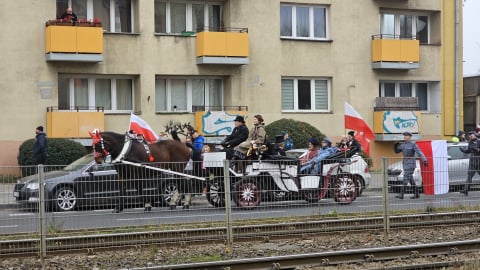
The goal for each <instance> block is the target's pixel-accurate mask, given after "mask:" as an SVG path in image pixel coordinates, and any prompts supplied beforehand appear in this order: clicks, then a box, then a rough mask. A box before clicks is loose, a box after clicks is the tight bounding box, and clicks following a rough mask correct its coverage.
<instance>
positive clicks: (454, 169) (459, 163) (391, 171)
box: [388, 142, 480, 192]
mask: <svg viewBox="0 0 480 270" xmlns="http://www.w3.org/2000/svg"><path fill="white" fill-rule="evenodd" d="M467 146H468V143H466V142H461V143H448V144H447V153H448V181H449V186H450V191H458V190H459V189H460V188H462V187H463V185H464V184H465V180H466V179H467V173H468V163H469V158H470V154H465V153H463V152H462V151H460V148H461V147H463V148H467ZM399 160H400V161H398V162H395V163H393V164H391V165H390V166H389V167H388V187H389V190H390V191H391V192H398V191H399V188H400V187H401V186H402V184H403V167H402V161H401V158H400V159H399ZM413 179H414V181H415V184H416V185H417V186H419V187H422V186H423V181H422V175H421V171H420V162H419V160H417V167H416V168H415V171H414V172H413ZM479 180H480V176H479V175H478V174H476V175H475V176H474V177H473V184H476V183H475V182H476V181H477V182H478V181H479Z"/></svg>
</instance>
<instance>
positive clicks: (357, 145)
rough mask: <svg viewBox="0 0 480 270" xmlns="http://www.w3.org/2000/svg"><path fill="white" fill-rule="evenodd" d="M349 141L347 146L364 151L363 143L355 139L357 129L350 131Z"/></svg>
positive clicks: (357, 150)
mask: <svg viewBox="0 0 480 270" xmlns="http://www.w3.org/2000/svg"><path fill="white" fill-rule="evenodd" d="M347 138H348V141H347V146H348V147H347V148H348V149H350V150H352V149H355V150H356V151H355V152H360V151H362V145H360V143H359V142H358V141H357V139H355V131H353V130H351V131H349V132H348V135H347Z"/></svg>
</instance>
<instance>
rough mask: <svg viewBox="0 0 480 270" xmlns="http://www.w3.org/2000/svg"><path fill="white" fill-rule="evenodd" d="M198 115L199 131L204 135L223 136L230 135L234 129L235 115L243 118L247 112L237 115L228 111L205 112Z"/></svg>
mask: <svg viewBox="0 0 480 270" xmlns="http://www.w3.org/2000/svg"><path fill="white" fill-rule="evenodd" d="M200 113H201V128H200V129H201V130H202V133H203V134H204V135H212V136H225V135H230V133H231V132H232V131H233V129H234V128H235V122H234V119H235V117H237V115H242V116H244V117H245V114H246V113H247V112H245V111H242V112H241V113H238V112H229V111H206V112H200ZM196 119H198V118H196ZM196 126H198V125H196Z"/></svg>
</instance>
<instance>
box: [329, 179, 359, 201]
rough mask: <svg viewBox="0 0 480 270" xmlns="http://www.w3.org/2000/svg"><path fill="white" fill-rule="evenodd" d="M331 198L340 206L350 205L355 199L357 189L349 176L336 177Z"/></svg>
mask: <svg viewBox="0 0 480 270" xmlns="http://www.w3.org/2000/svg"><path fill="white" fill-rule="evenodd" d="M333 197H334V199H335V201H336V202H337V203H340V204H350V203H352V202H353V201H354V200H355V199H356V198H357V188H356V187H355V180H354V179H353V176H352V175H351V174H340V175H338V177H337V178H336V179H335V182H334V189H333Z"/></svg>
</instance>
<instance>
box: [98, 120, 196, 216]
mask: <svg viewBox="0 0 480 270" xmlns="http://www.w3.org/2000/svg"><path fill="white" fill-rule="evenodd" d="M90 136H91V137H92V139H93V142H92V147H93V151H94V156H95V161H96V162H97V163H104V162H106V161H107V162H110V161H108V160H106V159H111V160H113V162H114V164H115V168H116V170H117V173H118V176H119V178H120V180H121V181H120V196H119V197H118V199H117V203H116V207H115V209H114V212H115V213H119V212H121V211H123V208H124V197H125V188H126V186H127V183H126V181H127V180H129V179H146V178H149V177H152V176H153V177H154V176H155V175H157V176H158V175H159V173H158V172H156V171H154V170H151V169H150V170H148V169H145V168H141V167H138V166H133V165H128V164H122V163H121V161H122V160H124V161H129V162H134V163H150V164H149V165H150V166H154V167H158V168H161V169H168V170H171V171H175V172H183V170H184V168H185V166H186V164H187V163H188V161H189V160H190V158H191V152H192V149H191V148H189V147H188V146H187V145H186V144H185V143H183V142H180V141H177V140H163V141H158V142H156V143H153V144H148V145H147V144H145V143H143V142H140V141H139V140H136V139H127V140H131V143H130V147H129V148H128V149H123V148H124V145H125V142H126V138H128V137H126V135H124V134H118V133H115V132H108V131H106V132H100V131H99V130H98V129H97V130H94V131H93V132H90ZM140 182H141V181H140ZM139 192H140V193H142V194H141V195H142V198H143V200H144V205H145V211H150V210H151V208H152V206H151V204H150V203H149V202H146V201H145V197H144V194H143V188H142V187H141V185H140V187H139Z"/></svg>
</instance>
